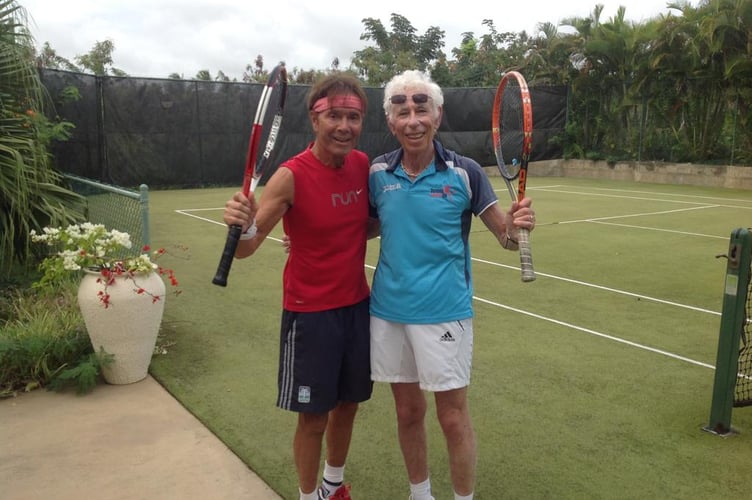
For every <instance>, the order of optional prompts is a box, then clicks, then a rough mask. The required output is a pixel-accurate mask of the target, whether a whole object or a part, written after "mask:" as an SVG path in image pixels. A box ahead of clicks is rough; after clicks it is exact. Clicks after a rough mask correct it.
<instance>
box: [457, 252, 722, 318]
mask: <svg viewBox="0 0 752 500" xmlns="http://www.w3.org/2000/svg"><path fill="white" fill-rule="evenodd" d="M472 260H473V261H475V262H481V263H483V264H489V265H492V266H497V267H504V268H507V269H515V270H517V271H519V270H520V268H519V267H515V266H510V265H507V264H500V263H498V262H492V261H490V260H483V259H477V258H475V257H473V259H472ZM535 274H536V275H538V276H545V277H546V278H551V279H555V280H559V281H565V282H567V283H573V284H575V285H581V286H586V287H590V288H596V289H598V290H603V291H606V292H611V293H616V294H619V295H626V296H628V297H634V298H637V299H640V300H643V299H644V300H647V301H649V302H656V303H658V304H663V305H667V306H673V307H679V308H682V309H689V310H691V311H696V312H701V313H706V314H712V315H714V316H720V315H721V313H719V312H716V311H711V310H709V309H703V308H701V307H695V306H690V305H687V304H680V303H678V302H671V301H670V300H663V299H658V298H655V297H649V296H647V295H641V294H639V293H633V292H627V291H626V290H618V289H616V288H609V287H607V286H603V285H596V284H594V283H587V282H585V281H579V280H574V279H571V278H564V277H562V276H554V275H553V274H546V273H542V272H539V271H538V270H537V269H536V271H535Z"/></svg>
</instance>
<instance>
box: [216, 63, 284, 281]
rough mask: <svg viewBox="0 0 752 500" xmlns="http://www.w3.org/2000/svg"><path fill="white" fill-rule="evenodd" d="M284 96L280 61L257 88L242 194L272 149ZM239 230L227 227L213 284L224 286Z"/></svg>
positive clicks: (261, 170) (249, 188) (258, 175)
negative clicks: (265, 130) (266, 129)
mask: <svg viewBox="0 0 752 500" xmlns="http://www.w3.org/2000/svg"><path fill="white" fill-rule="evenodd" d="M275 93H276V94H277V97H276V102H277V107H276V111H275V114H274V117H273V119H272V122H271V126H270V127H269V135H268V138H267V140H266V147H264V151H263V153H262V154H261V161H259V162H258V163H257V162H256V157H257V156H258V152H259V150H258V147H259V142H260V141H261V135H262V132H263V128H264V118H265V117H266V115H267V111H268V110H269V102H270V101H271V100H272V95H273V94H275ZM286 97H287V69H285V64H284V63H280V64H278V65H277V66H276V67H275V68H274V69H273V70H272V72H271V73H270V74H269V81H268V82H267V84H266V86H265V87H264V90H263V91H262V92H261V98H260V99H259V102H258V106H257V108H256V116H255V118H254V120H253V126H252V127H251V137H250V140H249V142H248V156H247V157H246V162H245V173H244V175H243V194H245V195H246V196H248V194H250V193H251V192H252V191H255V190H256V186H257V185H258V182H259V180H260V179H261V176H262V175H263V173H264V171H265V169H266V167H267V165H268V163H269V160H270V157H271V155H272V151H273V150H274V143H275V142H276V140H277V135H278V134H279V128H280V126H281V125H282V111H283V110H284V107H285V98H286ZM242 231H243V228H242V227H241V226H239V225H232V226H230V227H229V230H228V232H227V240H226V241H225V247H224V250H223V251H222V257H221V259H220V261H219V266H218V267H217V273H216V275H215V276H214V279H213V280H212V283H214V284H215V285H219V286H227V276H228V275H229V274H230V267H231V266H232V261H233V259H234V258H235V250H236V249H237V247H238V241H239V240H240V236H241V233H242Z"/></svg>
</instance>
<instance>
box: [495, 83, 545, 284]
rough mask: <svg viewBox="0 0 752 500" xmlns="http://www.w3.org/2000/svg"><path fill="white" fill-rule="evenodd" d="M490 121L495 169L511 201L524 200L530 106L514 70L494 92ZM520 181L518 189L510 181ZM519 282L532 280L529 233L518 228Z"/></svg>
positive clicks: (529, 147) (530, 145)
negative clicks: (497, 169)
mask: <svg viewBox="0 0 752 500" xmlns="http://www.w3.org/2000/svg"><path fill="white" fill-rule="evenodd" d="M491 120H492V122H491V130H492V136H493V145H494V153H495V155H496V166H497V167H499V173H501V176H502V177H503V178H504V182H506V184H507V188H508V190H509V195H510V197H511V198H512V202H515V201H517V200H521V199H523V198H524V197H525V184H526V182H527V165H528V161H529V160H530V153H531V151H532V149H533V107H532V104H531V102H530V91H529V90H528V87H527V82H526V81H525V78H523V76H522V75H521V74H520V73H518V72H517V71H509V72H507V73H505V74H504V76H503V77H502V78H501V82H499V86H498V88H497V89H496V96H495V97H494V108H493V116H492V119H491ZM518 178H519V182H518V183H517V190H516V192H515V188H514V186H513V185H512V181H514V180H515V179H518ZM518 244H519V251H520V270H521V273H522V276H521V277H522V281H525V282H528V281H534V280H535V270H534V269H533V255H532V253H531V251H530V231H529V230H528V229H527V228H522V227H521V228H519V229H518Z"/></svg>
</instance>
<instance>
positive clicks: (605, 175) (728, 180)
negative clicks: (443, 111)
mask: <svg viewBox="0 0 752 500" xmlns="http://www.w3.org/2000/svg"><path fill="white" fill-rule="evenodd" d="M486 171H487V172H488V173H489V174H491V175H498V170H497V168H496V167H486ZM528 176H529V177H585V178H589V179H607V180H621V181H633V182H649V183H656V184H688V185H693V186H708V187H723V188H730V189H749V190H752V166H751V167H747V166H726V165H696V164H692V163H661V162H617V163H608V162H605V161H589V160H561V159H558V160H546V161H538V162H534V163H530V167H529V170H528Z"/></svg>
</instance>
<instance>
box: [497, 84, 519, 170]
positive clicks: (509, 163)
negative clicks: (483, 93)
mask: <svg viewBox="0 0 752 500" xmlns="http://www.w3.org/2000/svg"><path fill="white" fill-rule="evenodd" d="M499 115H500V117H501V119H500V123H499V128H500V135H501V156H502V162H503V167H504V168H505V170H506V172H507V173H508V174H509V175H508V177H509V178H511V179H514V178H516V177H517V176H518V175H519V173H520V166H521V164H522V160H523V158H522V155H523V153H524V151H523V145H524V139H525V133H524V129H525V127H524V125H525V122H524V106H523V102H522V92H521V89H520V86H519V85H517V82H516V81H510V82H509V83H507V86H506V88H505V89H504V92H503V95H502V98H501V110H500V114H499Z"/></svg>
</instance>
